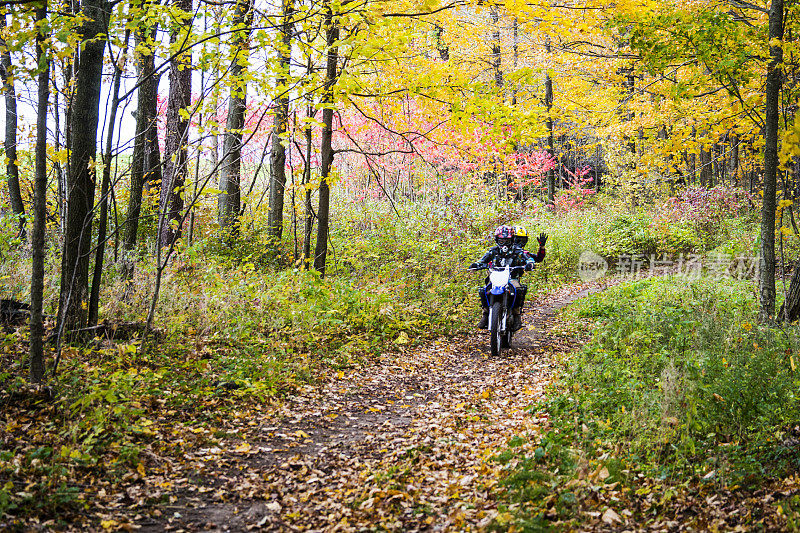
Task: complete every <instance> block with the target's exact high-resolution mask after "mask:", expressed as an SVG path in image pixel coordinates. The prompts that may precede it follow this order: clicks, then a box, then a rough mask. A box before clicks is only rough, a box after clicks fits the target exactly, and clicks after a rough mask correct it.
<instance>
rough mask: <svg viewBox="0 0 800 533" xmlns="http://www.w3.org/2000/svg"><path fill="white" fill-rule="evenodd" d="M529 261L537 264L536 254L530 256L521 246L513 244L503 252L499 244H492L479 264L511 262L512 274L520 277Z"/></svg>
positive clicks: (491, 264) (489, 265)
mask: <svg viewBox="0 0 800 533" xmlns="http://www.w3.org/2000/svg"><path fill="white" fill-rule="evenodd" d="M542 259H544V256H542ZM506 260H510V261H511V262H510V263H506ZM528 263H531V264H535V263H536V260H535V256H529V255H528V253H527V252H526V251H525V250H523V249H522V248H520V247H519V246H511V247H510V249H508V250H506V251H505V252H503V250H502V249H501V248H500V247H499V246H492V247H491V248H489V249H488V250H487V251H486V253H485V254H483V257H481V258H480V260H479V261H478V262H477V266H478V267H491V266H506V264H510V266H511V267H512V270H511V276H512V277H514V278H518V277H520V276H521V275H522V274H523V272H525V265H526V264H528Z"/></svg>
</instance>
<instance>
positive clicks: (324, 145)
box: [314, 3, 339, 276]
mask: <svg viewBox="0 0 800 533" xmlns="http://www.w3.org/2000/svg"><path fill="white" fill-rule="evenodd" d="M325 37H326V41H327V50H328V60H327V66H326V73H325V90H324V93H323V96H322V104H323V109H322V124H323V126H322V136H321V138H320V152H321V157H322V161H321V165H320V167H321V168H320V183H319V208H318V209H317V221H318V223H317V244H316V246H315V248H314V268H315V269H316V270H317V271H318V272H319V273H320V274H322V275H323V276H324V275H325V261H326V259H327V257H328V224H329V219H330V194H331V189H330V184H329V183H328V179H329V176H330V172H331V166H332V165H333V155H334V154H333V146H332V140H333V86H334V85H335V84H336V80H337V78H338V68H337V67H338V62H339V47H338V45H337V44H336V41H338V40H339V21H338V20H335V19H334V16H333V10H332V8H331V5H330V3H328V4H327V12H326V13H325Z"/></svg>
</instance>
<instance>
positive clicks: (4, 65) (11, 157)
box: [0, 11, 38, 235]
mask: <svg viewBox="0 0 800 533" xmlns="http://www.w3.org/2000/svg"><path fill="white" fill-rule="evenodd" d="M37 15H38V11H37ZM5 26H6V16H5V14H3V15H2V16H0V30H3V29H5ZM0 35H2V34H1V33H0ZM0 47H2V50H3V51H2V54H0V77H1V78H2V80H3V94H4V95H5V99H6V138H5V141H4V142H3V145H4V147H5V150H6V178H7V179H8V196H9V199H10V200H11V211H13V212H14V214H16V215H19V217H20V219H19V230H20V234H21V235H25V204H23V203H22V192H21V191H20V187H19V167H18V166H17V93H16V92H14V67H13V65H12V63H11V51H10V50H9V49H8V47H7V46H6V41H5V39H3V38H2V36H0Z"/></svg>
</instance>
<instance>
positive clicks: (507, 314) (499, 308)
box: [470, 265, 517, 357]
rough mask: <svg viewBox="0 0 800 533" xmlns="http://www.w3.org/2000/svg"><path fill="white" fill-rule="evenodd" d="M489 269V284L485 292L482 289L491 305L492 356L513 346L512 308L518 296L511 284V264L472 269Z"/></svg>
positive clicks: (484, 296)
mask: <svg viewBox="0 0 800 533" xmlns="http://www.w3.org/2000/svg"><path fill="white" fill-rule="evenodd" d="M484 268H487V269H488V270H489V284H488V285H487V286H486V290H485V292H484V291H483V290H482V291H481V297H482V298H486V300H485V301H484V302H483V303H484V304H488V306H489V334H490V339H489V346H490V348H491V352H492V357H497V356H499V355H500V353H501V352H502V350H506V349H508V348H511V339H512V338H513V336H514V330H513V329H512V322H513V318H512V315H511V310H512V309H513V308H514V303H515V301H516V298H517V290H516V288H515V287H514V285H512V284H511V270H512V268H511V265H504V266H491V267H479V268H472V269H470V270H483V269H484Z"/></svg>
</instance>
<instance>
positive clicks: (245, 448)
mask: <svg viewBox="0 0 800 533" xmlns="http://www.w3.org/2000/svg"><path fill="white" fill-rule="evenodd" d="M252 448H253V447H252V446H250V443H249V442H243V443H241V444H240V445H238V446H237V447H236V450H235V451H236V452H237V453H248V452H249V451H250V450H251V449H252Z"/></svg>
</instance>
